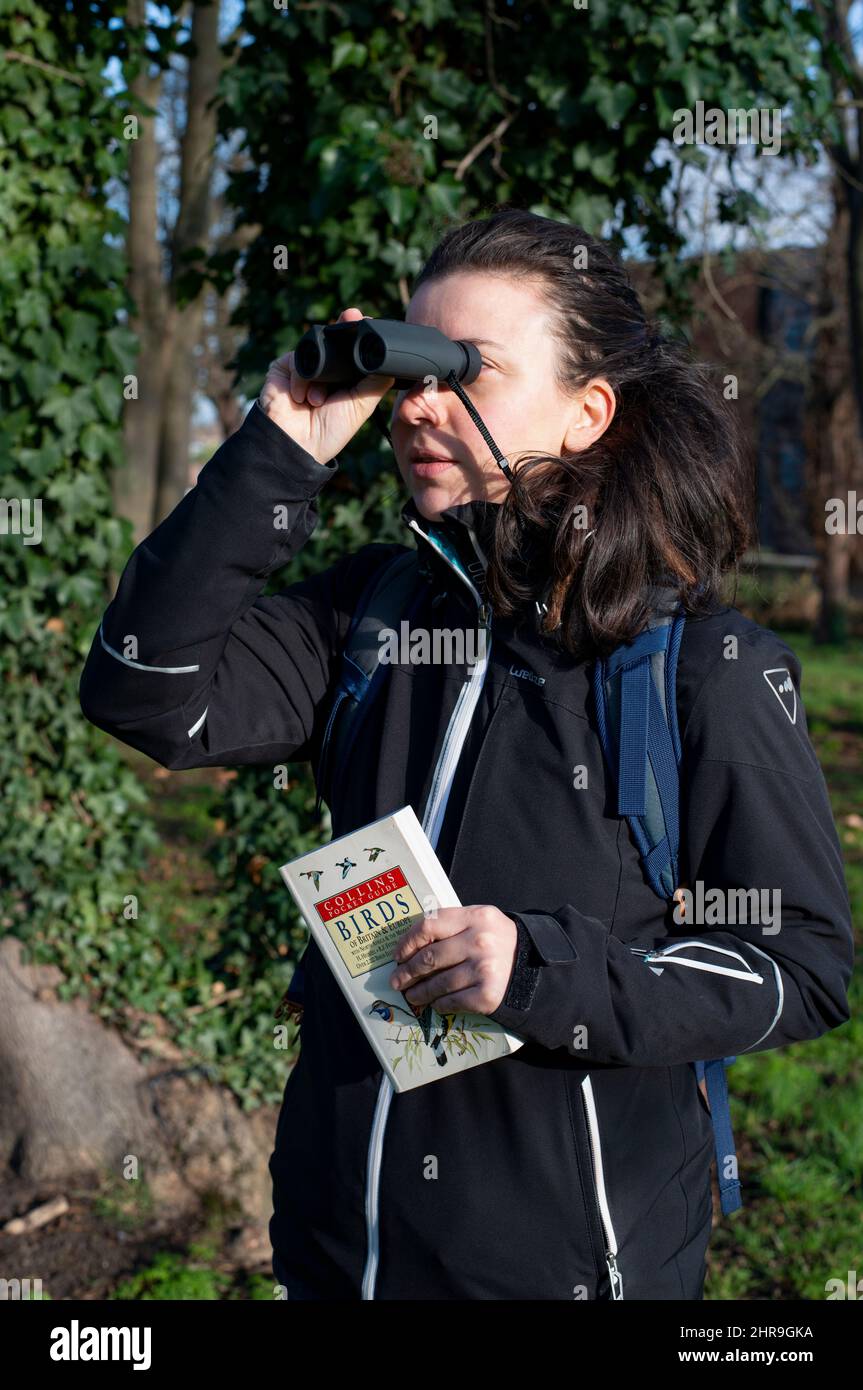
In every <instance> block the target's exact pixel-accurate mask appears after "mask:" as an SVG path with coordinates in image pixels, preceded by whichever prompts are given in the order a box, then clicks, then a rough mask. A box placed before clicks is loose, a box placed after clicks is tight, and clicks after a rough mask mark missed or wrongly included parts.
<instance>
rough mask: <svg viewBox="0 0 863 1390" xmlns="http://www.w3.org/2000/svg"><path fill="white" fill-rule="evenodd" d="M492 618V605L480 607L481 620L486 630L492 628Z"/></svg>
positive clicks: (485, 604) (486, 604)
mask: <svg viewBox="0 0 863 1390" xmlns="http://www.w3.org/2000/svg"><path fill="white" fill-rule="evenodd" d="M490 618H491V604H490V603H485V602H483V603H481V604H480V606H479V620H480V622H481V623H482V625H483V627H484V628H488V627H489V626H490Z"/></svg>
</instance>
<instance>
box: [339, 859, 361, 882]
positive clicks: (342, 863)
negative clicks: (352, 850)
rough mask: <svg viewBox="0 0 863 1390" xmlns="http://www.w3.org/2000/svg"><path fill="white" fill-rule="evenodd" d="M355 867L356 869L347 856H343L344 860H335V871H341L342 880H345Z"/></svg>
mask: <svg viewBox="0 0 863 1390" xmlns="http://www.w3.org/2000/svg"><path fill="white" fill-rule="evenodd" d="M356 867H357V866H356V864H355V863H354V861H353V859H349V858H348V857H347V855H345V857H344V859H337V860H336V868H337V869H341V871H342V878H347V876H348V874H349V873H350V871H351V869H355V868H356Z"/></svg>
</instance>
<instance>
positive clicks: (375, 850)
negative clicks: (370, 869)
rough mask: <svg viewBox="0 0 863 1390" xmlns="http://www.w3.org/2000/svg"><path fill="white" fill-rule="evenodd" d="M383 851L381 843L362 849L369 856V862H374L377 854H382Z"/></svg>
mask: <svg viewBox="0 0 863 1390" xmlns="http://www.w3.org/2000/svg"><path fill="white" fill-rule="evenodd" d="M383 852H384V851H383V846H382V845H374V846H373V847H372V848H365V849H364V850H363V853H364V854H367V855H368V856H369V862H370V863H371V864H374V862H375V860H376V859H377V857H378V855H379V854H383Z"/></svg>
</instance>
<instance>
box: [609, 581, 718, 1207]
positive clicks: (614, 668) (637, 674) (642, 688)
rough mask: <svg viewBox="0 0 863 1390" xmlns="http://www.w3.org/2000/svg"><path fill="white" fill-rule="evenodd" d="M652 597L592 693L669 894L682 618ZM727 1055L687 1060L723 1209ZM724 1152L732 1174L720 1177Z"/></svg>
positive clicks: (641, 844) (627, 802)
mask: <svg viewBox="0 0 863 1390" xmlns="http://www.w3.org/2000/svg"><path fill="white" fill-rule="evenodd" d="M656 598H657V612H656V613H655V615H654V617H653V618H652V619H651V620H650V622H649V624H648V626H647V628H646V629H645V630H644V631H643V632H641V633H639V635H638V636H637V637H636V638H635V639H634V641H632V642H627V643H623V644H622V645H621V646H619V647H617V648H616V650H615V651H613V652H612V653H611V655H610V656H608V657H606V658H604V659H598V660H597V661H596V663H595V665H594V670H593V694H594V704H595V708H596V718H597V725H598V729H599V738H600V742H601V744H602V751H603V756H604V758H605V762H606V766H607V767H608V769H609V772H610V773H611V776H612V778H613V779H614V782H615V785H616V787H617V814H618V815H619V816H624V817H625V818H626V820H627V823H628V824H629V827H630V830H631V831H632V836H633V839H634V840H635V843H636V845H637V847H638V852H639V855H640V856H641V864H642V868H643V870H644V875H645V878H646V879H647V882H648V883H649V884H650V886H651V888H652V889H653V891H654V893H656V894H657V895H658V896H659V897H660V898H663V899H669V898H671V897H673V894H674V891H675V889H676V888H677V887H678V866H679V857H680V773H679V768H680V759H681V754H682V749H681V744H680V731H679V728H678V723H677V660H678V656H679V653H680V643H681V639H682V637H683V627H684V623H685V620H686V618H685V614H684V612H683V611H682V610H681V609H679V608H678V609H677V610H676V611H669V606H668V604H667V603H666V604H664V611H663V590H661V589H659V590H657V593H656ZM734 1061H736V1058H734V1057H723V1058H718V1059H716V1060H715V1061H709V1062H695V1063H693V1065H694V1067H695V1071H696V1076H697V1078H698V1080H699V1081H701V1079H702V1078H703V1077H704V1076H705V1075H706V1078H707V1097H708V1102H709V1105H710V1115H711V1119H712V1121H713V1136H714V1147H715V1151H716V1171H717V1179H718V1182H719V1193H720V1199H721V1203H722V1211H723V1214H724V1215H728V1214H729V1213H730V1212H732V1211H736V1210H737V1208H738V1207H740V1206H742V1205H743V1201H742V1198H741V1195H740V1182H739V1179H738V1178H737V1176H736V1172H737V1156H736V1152H735V1146H734V1135H733V1132H732V1128H731V1112H730V1109H729V1105H728V1084H727V1078H726V1075H725V1068H726V1067H727V1066H730V1065H731V1064H732V1062H734ZM729 1157H731V1158H733V1159H734V1163H733V1165H732V1168H733V1171H734V1174H735V1176H734V1177H733V1178H726V1177H724V1176H723V1175H724V1172H725V1166H726V1164H727V1161H728V1158H729Z"/></svg>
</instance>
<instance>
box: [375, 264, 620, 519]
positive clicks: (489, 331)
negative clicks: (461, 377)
mask: <svg viewBox="0 0 863 1390" xmlns="http://www.w3.org/2000/svg"><path fill="white" fill-rule="evenodd" d="M405 322H406V323H416V324H425V325H426V326H428V327H431V328H437V329H438V330H439V331H440V332H441V333H443V334H445V336H446V337H447V338H462V339H468V340H470V341H472V342H474V343H476V346H477V349H478V351H479V353H480V355H481V357H482V364H483V365H482V370H481V372H480V374H479V376H478V377H477V378H476V379H475V380H474V381H473V382H471V384H470V385H469V386H467V387H466V388H465V392H466V394H467V395H468V396H469V397H470V399H471V400H472V401H473V402H474V403H475V405H476V408H477V410H478V412H479V414H480V416H481V418H482V420H483V422H484V424H485V426H486V428H487V429H488V431H489V433H490V434H491V437H492V439H493V440H494V442H495V443H496V444H497V446H498V448H499V449H500V451H501V452H502V454H503V455H504V457H505V458H506V459H507V460H508V461H509V463H510V464H514V463H515V462H516V460H517V458H518V456H519V454H525V453H530V454H533V453H547V454H552V455H554V456H555V457H559V456H560V455H561V454H562V453H563V452H564V451H568V452H574V451H576V450H579V449H584V448H587V446H588V445H589V444H592V443H593V441H594V440H595V439H597V438H598V437H599V435H600V434H602V433H603V431H604V430H605V429H606V428H607V427H608V425H609V423H610V422H611V418H612V416H613V414H614V394H613V392H612V390H611V387H610V386H609V385H608V383H607V382H606V381H604V380H602V379H599V380H597V381H595V382H591V383H590V385H589V386H588V387H587V388H585V390H583V391H580V392H578V393H577V394H575V395H565V394H564V393H563V392H562V391H561V390H560V389H559V387H558V386H557V385H556V384H555V381H554V377H553V371H552V366H553V361H554V356H555V353H556V352H557V343H556V340H555V339H554V338H553V337H552V332H551V325H550V322H549V310H548V308H547V307H546V305H545V303H544V302H543V300H542V299H541V298H540V297H539V294H538V291H537V290H536V289H535V288H534V287H533V286H532V285H531V284H529V283H527V282H524V281H518V280H515V279H512V278H509V277H504V276H501V275H490V274H488V273H486V272H483V271H472V270H470V271H469V270H462V271H457V272H453V273H452V274H450V275H447V276H445V277H444V278H443V279H440V280H430V281H427V282H426V283H425V284H424V285H421V286H420V288H419V289H418V290H417V292H416V294H415V295H414V297H413V299H412V300H411V302H410V304H409V305H408V309H407V313H406V314H405ZM391 433H392V439H393V446H394V449H395V455H396V461H397V463H398V466H399V471H400V473H401V475H402V477H403V478H404V480H405V483H406V485H407V487H408V489H409V491H410V493H411V496H412V497H413V498H414V500H415V502H416V505H417V507H418V509H419V511H420V512H421V513H422V515H423V516H425V517H426V518H427V519H428V520H429V521H432V520H434V519H435V518H436V517H437V516H439V514H440V513H441V512H442V511H444V510H445V509H446V508H447V507H452V506H454V505H455V504H456V503H459V502H468V501H475V500H487V501H491V502H498V501H502V500H503V497H504V495H505V494H506V492H507V490H508V488H509V486H510V484H509V482H508V481H507V479H506V477H505V476H504V474H503V473H502V472H501V470H500V468H499V467H498V465H497V463H495V460H494V458H493V457H492V454H491V450H490V449H489V448H488V445H487V444H486V442H485V440H484V439H483V437H482V435H481V434H480V432H479V430H478V429H477V427H476V425H475V424H474V422H473V420H472V419H471V418H470V415H469V414H468V412H467V410H466V409H465V407H464V405H463V404H462V402H461V401H460V400H459V398H458V396H457V395H456V394H455V392H454V391H451V390H450V388H449V387H448V386H447V385H446V384H445V383H444V382H440V383H439V384H438V385H437V387H436V389H431V390H429V391H426V390H425V388H424V383H423V382H422V381H418V382H417V383H416V385H415V386H414V387H413V388H412V389H411V390H410V391H399V392H397V393H396V398H395V404H394V405H393V412H392V420H391ZM415 452H416V453H423V454H428V455H430V456H435V457H437V458H438V459H441V460H443V461H442V462H439V463H437V464H434V463H426V464H423V463H422V462H420V461H415V459H414V454H415Z"/></svg>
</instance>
